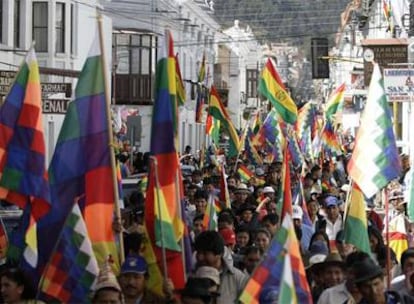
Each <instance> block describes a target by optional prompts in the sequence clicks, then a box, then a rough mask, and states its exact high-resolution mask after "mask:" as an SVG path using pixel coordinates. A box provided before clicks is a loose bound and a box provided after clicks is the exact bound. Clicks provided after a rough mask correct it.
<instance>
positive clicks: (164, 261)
mask: <svg viewBox="0 0 414 304" xmlns="http://www.w3.org/2000/svg"><path fill="white" fill-rule="evenodd" d="M150 159H151V160H152V165H153V168H152V169H153V171H154V178H155V193H156V194H155V195H156V196H157V198H156V201H157V210H158V217H159V222H160V224H159V225H160V234H161V237H160V243H161V244H160V245H161V246H160V247H161V257H162V268H163V272H164V277H165V278H168V269H167V253H166V250H165V246H164V229H163V227H162V226H163V225H162V213H161V206H160V188H161V186H160V183H159V179H158V161H157V158H156V157H155V156H150Z"/></svg>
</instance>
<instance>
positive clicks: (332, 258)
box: [321, 252, 345, 268]
mask: <svg viewBox="0 0 414 304" xmlns="http://www.w3.org/2000/svg"><path fill="white" fill-rule="evenodd" d="M329 266H339V267H341V268H345V263H344V261H343V260H342V257H341V255H340V254H339V253H337V252H331V253H330V254H328V256H327V257H326V259H325V260H324V261H323V263H322V264H321V267H322V268H326V267H329Z"/></svg>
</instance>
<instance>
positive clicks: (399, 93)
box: [384, 69, 414, 101]
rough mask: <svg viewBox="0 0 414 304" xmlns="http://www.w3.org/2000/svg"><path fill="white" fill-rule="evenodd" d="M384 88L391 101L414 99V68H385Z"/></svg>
mask: <svg viewBox="0 0 414 304" xmlns="http://www.w3.org/2000/svg"><path fill="white" fill-rule="evenodd" d="M384 88H385V93H386V94H387V95H388V99H389V101H411V99H414V69H384Z"/></svg>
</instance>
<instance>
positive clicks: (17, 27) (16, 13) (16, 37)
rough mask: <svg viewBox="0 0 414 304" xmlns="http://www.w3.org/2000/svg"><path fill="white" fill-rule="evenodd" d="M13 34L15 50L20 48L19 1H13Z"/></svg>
mask: <svg viewBox="0 0 414 304" xmlns="http://www.w3.org/2000/svg"><path fill="white" fill-rule="evenodd" d="M13 23H14V33H13V40H14V46H15V47H16V48H19V47H20V0H14V18H13Z"/></svg>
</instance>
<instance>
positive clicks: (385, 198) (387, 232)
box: [382, 188, 391, 289]
mask: <svg viewBox="0 0 414 304" xmlns="http://www.w3.org/2000/svg"><path fill="white" fill-rule="evenodd" d="M382 199H383V201H384V202H385V221H386V222H385V223H386V226H385V240H386V243H387V247H386V250H387V252H386V257H387V263H386V265H385V267H386V270H387V289H389V288H390V286H391V278H390V270H391V264H390V257H391V253H390V218H389V212H390V207H389V202H388V194H387V191H386V189H385V188H384V189H382Z"/></svg>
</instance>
